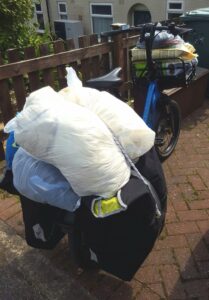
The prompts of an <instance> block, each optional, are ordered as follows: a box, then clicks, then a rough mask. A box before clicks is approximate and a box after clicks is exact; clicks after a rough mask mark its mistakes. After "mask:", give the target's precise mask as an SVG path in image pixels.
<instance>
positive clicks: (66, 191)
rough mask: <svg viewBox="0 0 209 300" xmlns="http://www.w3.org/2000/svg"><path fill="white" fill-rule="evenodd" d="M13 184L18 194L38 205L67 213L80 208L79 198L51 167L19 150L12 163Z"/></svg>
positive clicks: (62, 177)
mask: <svg viewBox="0 0 209 300" xmlns="http://www.w3.org/2000/svg"><path fill="white" fill-rule="evenodd" d="M12 173H13V183H14V186H15V188H16V189H17V190H18V192H19V193H20V194H21V195H23V196H25V197H27V198H29V199H31V200H33V201H37V202H40V203H47V204H50V205H52V206H56V207H59V208H61V209H65V210H68V211H71V212H72V211H75V210H76V209H77V208H78V207H79V206H80V198H79V196H78V195H77V194H76V193H75V192H74V191H73V190H72V188H71V186H70V184H69V182H68V181H67V180H66V178H65V177H64V176H63V175H62V173H61V172H60V171H59V170H58V169H57V168H56V167H54V166H53V165H50V164H48V163H45V162H43V161H40V160H37V159H35V158H34V157H32V156H31V155H30V154H29V153H27V152H26V151H25V150H24V149H23V148H21V147H20V148H19V149H18V150H17V152H16V154H15V156H14V159H13V162H12Z"/></svg>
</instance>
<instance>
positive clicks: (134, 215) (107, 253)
mask: <svg viewBox="0 0 209 300" xmlns="http://www.w3.org/2000/svg"><path fill="white" fill-rule="evenodd" d="M136 167H137V169H138V170H139V171H140V173H141V174H142V175H143V176H144V177H145V178H146V179H148V180H149V182H150V183H151V184H152V186H153V187H154V189H155V191H156V192H157V195H158V199H159V202H160V203H158V208H159V210H160V213H161V215H159V214H158V215H157V214H156V201H155V200H154V198H153V197H152V195H151V193H150V191H149V189H147V187H146V186H145V185H144V184H143V182H142V181H140V180H139V179H138V178H137V177H135V176H131V178H130V180H129V182H128V183H127V184H126V185H125V186H124V187H123V188H122V190H121V198H122V200H123V201H124V202H125V203H126V204H127V205H128V209H127V210H125V211H123V212H120V213H118V214H115V215H111V216H108V217H105V218H95V216H93V214H92V213H91V210H90V209H89V207H90V205H91V201H92V198H91V197H86V198H84V199H83V201H82V205H81V207H80V209H79V210H78V212H77V214H76V222H75V227H77V232H79V231H80V232H82V239H83V243H85V245H87V247H88V249H89V253H90V254H91V258H92V260H94V261H96V263H97V264H98V265H99V267H100V268H102V269H104V270H105V271H107V272H109V273H111V274H113V275H115V276H117V277H119V278H121V279H123V280H127V281H129V280H131V279H132V278H133V276H134V274H135V272H136V271H137V270H138V268H139V267H140V266H141V264H142V263H143V262H144V260H145V259H146V257H147V256H148V254H149V253H150V251H151V250H152V248H153V246H154V244H155V241H156V239H157V237H158V236H159V234H160V232H161V230H162V228H163V225H164V221H165V213H166V201H167V189H166V183H165V178H164V175H163V170H162V167H161V163H160V162H159V159H158V157H157V154H156V152H155V150H154V148H153V149H151V150H150V151H149V152H147V153H146V154H145V155H143V156H142V157H141V158H140V160H139V161H138V162H137V164H136Z"/></svg>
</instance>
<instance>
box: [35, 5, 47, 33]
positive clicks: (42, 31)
mask: <svg viewBox="0 0 209 300" xmlns="http://www.w3.org/2000/svg"><path fill="white" fill-rule="evenodd" d="M36 4H39V5H40V6H41V10H37V9H36ZM34 6H35V14H36V21H37V24H39V23H38V18H37V15H42V16H43V20H44V12H43V9H42V5H41V3H35V4H34ZM44 28H45V22H44ZM37 32H39V33H44V32H45V29H39V28H38V29H37Z"/></svg>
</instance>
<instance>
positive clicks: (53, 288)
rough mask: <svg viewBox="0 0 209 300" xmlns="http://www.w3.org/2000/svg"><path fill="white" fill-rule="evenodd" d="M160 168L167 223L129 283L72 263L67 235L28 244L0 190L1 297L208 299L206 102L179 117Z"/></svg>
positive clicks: (12, 202)
mask: <svg viewBox="0 0 209 300" xmlns="http://www.w3.org/2000/svg"><path fill="white" fill-rule="evenodd" d="M163 168H164V171H165V175H166V179H167V183H168V189H169V199H168V213H167V218H166V226H165V229H164V230H163V232H162V234H161V236H160V239H159V241H158V242H157V243H156V246H155V248H154V250H153V251H152V252H151V254H150V255H149V257H148V259H147V260H146V261H145V263H144V265H143V266H142V267H141V268H140V269H139V270H138V272H137V273H136V275H135V277H134V279H133V280H132V281H131V282H129V283H127V282H123V281H121V280H119V279H117V278H115V277H112V276H110V275H109V274H107V273H105V272H103V271H91V272H90V271H85V270H80V269H78V268H77V266H76V265H75V264H74V262H73V260H72V259H71V258H70V255H69V249H68V242H67V239H66V238H65V239H63V241H62V242H61V243H60V244H59V245H58V247H57V248H56V249H54V250H53V251H37V250H34V249H31V248H29V247H27V246H26V245H25V242H24V240H23V239H22V238H21V237H23V236H24V231H23V224H22V215H21V210H20V205H19V202H18V199H15V198H14V197H10V196H9V195H5V194H2V195H1V198H2V199H0V219H1V220H2V222H0V253H1V255H0V267H1V272H0V299H6V300H13V299H14V300H19V299H21V300H23V299H28V300H31V299H37V300H39V299H40V300H42V299H50V300H52V299H53V300H54V299H59V300H62V299H68V300H71V299H78V300H79V299H101V300H103V299H104V300H106V299H108V300H118V299H120V300H123V299H124V300H130V299H139V300H159V299H175V300H188V299H195V300H198V299H199V300H206V299H207V300H208V299H209V102H206V103H205V104H204V105H203V106H202V107H201V108H200V109H198V110H197V111H196V112H195V113H193V114H192V115H190V116H189V117H188V118H186V119H185V120H184V121H183V124H182V131H181V135H180V140H179V143H178V146H177V148H176V151H175V152H174V153H173V154H172V156H171V157H170V158H169V159H168V160H167V161H166V162H164V164H163ZM9 227H10V228H9ZM16 233H17V234H16Z"/></svg>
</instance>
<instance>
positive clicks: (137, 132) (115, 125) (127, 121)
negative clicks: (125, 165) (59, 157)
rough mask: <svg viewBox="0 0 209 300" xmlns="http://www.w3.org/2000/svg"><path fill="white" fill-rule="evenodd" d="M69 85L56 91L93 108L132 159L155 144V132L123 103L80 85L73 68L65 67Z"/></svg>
mask: <svg viewBox="0 0 209 300" xmlns="http://www.w3.org/2000/svg"><path fill="white" fill-rule="evenodd" d="M67 73H68V74H67V82H68V85H69V86H68V87H67V88H64V89H62V90H61V91H60V92H59V93H60V94H61V95H62V96H64V97H65V99H66V100H68V101H70V102H74V103H76V104H79V105H81V106H83V107H86V108H88V109H89V110H90V111H92V112H94V113H95V114H96V115H97V116H98V117H99V118H100V119H101V120H103V121H104V122H105V124H106V125H107V126H108V127H109V128H110V129H111V130H112V131H113V132H114V134H115V136H116V137H117V138H118V139H119V141H120V143H121V144H122V146H123V147H124V149H125V151H126V153H127V154H128V155H129V157H130V158H131V159H132V160H137V159H138V158H139V157H140V156H142V155H143V154H145V153H146V152H147V151H149V150H150V149H151V148H152V147H153V146H154V140H155V133H154V131H153V130H151V129H150V128H149V127H148V126H147V125H146V124H145V122H144V121H143V120H142V118H140V117H139V116H138V115H137V113H136V112H135V111H134V110H133V109H132V108H131V107H130V106H129V105H128V104H126V103H124V102H122V101H121V100H119V99H117V98H116V97H114V96H113V95H111V94H110V93H108V92H100V91H98V90H96V89H93V88H87V87H82V83H81V81H80V80H79V79H78V77H76V73H75V71H74V70H73V69H72V68H67Z"/></svg>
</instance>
